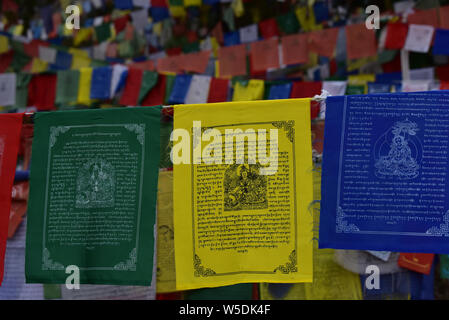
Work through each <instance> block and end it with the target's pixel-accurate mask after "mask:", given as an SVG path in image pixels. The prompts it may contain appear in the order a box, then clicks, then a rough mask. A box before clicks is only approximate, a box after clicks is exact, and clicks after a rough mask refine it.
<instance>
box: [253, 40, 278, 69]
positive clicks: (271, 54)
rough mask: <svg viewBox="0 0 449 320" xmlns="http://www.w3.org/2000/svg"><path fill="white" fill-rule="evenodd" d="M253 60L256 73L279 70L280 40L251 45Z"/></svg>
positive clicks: (263, 41) (258, 42)
mask: <svg viewBox="0 0 449 320" xmlns="http://www.w3.org/2000/svg"><path fill="white" fill-rule="evenodd" d="M251 60H252V63H253V67H254V71H256V72H257V71H265V70H268V69H271V68H279V49H278V39H277V38H270V39H268V40H262V41H257V42H252V43H251Z"/></svg>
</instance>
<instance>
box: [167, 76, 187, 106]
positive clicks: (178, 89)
mask: <svg viewBox="0 0 449 320" xmlns="http://www.w3.org/2000/svg"><path fill="white" fill-rule="evenodd" d="M191 80H192V76H191V75H189V74H181V75H177V76H176V77H175V83H174V84H173V88H172V90H171V93H170V97H169V99H168V103H170V104H178V103H180V104H182V103H184V101H185V99H186V96H187V91H188V90H189V87H190V81H191Z"/></svg>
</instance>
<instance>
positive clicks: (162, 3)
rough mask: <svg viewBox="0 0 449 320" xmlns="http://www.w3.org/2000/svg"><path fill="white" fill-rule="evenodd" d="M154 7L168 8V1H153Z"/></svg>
mask: <svg viewBox="0 0 449 320" xmlns="http://www.w3.org/2000/svg"><path fill="white" fill-rule="evenodd" d="M151 6H152V7H166V8H167V7H168V4H167V0H151Z"/></svg>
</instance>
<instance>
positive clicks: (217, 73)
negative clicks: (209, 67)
mask: <svg viewBox="0 0 449 320" xmlns="http://www.w3.org/2000/svg"><path fill="white" fill-rule="evenodd" d="M215 78H220V62H219V61H218V60H215Z"/></svg>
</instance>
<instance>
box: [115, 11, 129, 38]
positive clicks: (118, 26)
mask: <svg viewBox="0 0 449 320" xmlns="http://www.w3.org/2000/svg"><path fill="white" fill-rule="evenodd" d="M128 20H129V15H125V16H123V17H120V18H118V19H115V20H114V28H115V32H116V33H117V34H118V33H120V32H122V31H123V29H125V27H126V24H127V23H128Z"/></svg>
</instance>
